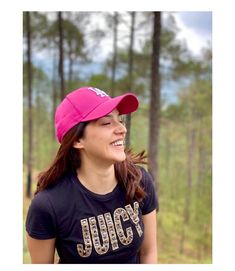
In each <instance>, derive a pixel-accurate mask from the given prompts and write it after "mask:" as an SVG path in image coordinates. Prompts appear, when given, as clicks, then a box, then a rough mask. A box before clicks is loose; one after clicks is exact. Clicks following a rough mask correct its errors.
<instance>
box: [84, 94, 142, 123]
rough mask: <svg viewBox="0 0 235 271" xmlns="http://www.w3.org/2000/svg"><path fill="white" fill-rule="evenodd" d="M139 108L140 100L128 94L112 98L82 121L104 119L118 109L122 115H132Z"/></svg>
mask: <svg viewBox="0 0 235 271" xmlns="http://www.w3.org/2000/svg"><path fill="white" fill-rule="evenodd" d="M138 106H139V101H138V98H137V97H136V96H135V95H134V94H132V93H126V94H124V95H121V96H117V97H115V98H111V99H110V100H107V101H106V102H104V103H102V104H100V105H99V106H97V107H96V108H95V109H94V110H93V111H91V112H90V113H89V114H88V115H87V116H84V118H83V120H82V121H89V120H95V119H99V118H102V117H104V116H106V115H107V114H109V113H110V112H112V111H113V110H114V109H117V110H118V112H119V114H120V115H124V114H130V113H132V112H134V111H136V110H137V108H138Z"/></svg>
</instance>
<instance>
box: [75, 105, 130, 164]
mask: <svg viewBox="0 0 235 271" xmlns="http://www.w3.org/2000/svg"><path fill="white" fill-rule="evenodd" d="M126 132H127V130H126V128H125V126H124V125H123V119H122V117H121V116H119V113H118V111H117V110H116V109H115V110H113V111H112V112H111V113H110V114H108V115H106V116H105V117H102V118H100V119H98V120H95V121H91V122H90V123H89V124H88V125H87V126H86V128H85V133H84V136H83V137H82V138H81V139H80V140H79V142H76V143H75V145H74V147H75V148H79V150H80V153H81V159H82V162H83V161H85V159H89V160H91V161H94V162H96V163H97V162H98V163H100V162H102V163H106V164H107V163H108V164H113V163H115V162H122V161H124V160H125V158H126V155H125V152H124V139H125V135H126Z"/></svg>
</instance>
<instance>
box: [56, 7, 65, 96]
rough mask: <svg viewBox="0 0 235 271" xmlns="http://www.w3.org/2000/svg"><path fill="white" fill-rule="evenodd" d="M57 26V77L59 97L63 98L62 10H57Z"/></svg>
mask: <svg viewBox="0 0 235 271" xmlns="http://www.w3.org/2000/svg"><path fill="white" fill-rule="evenodd" d="M58 26H59V77H60V98H61V100H63V99H64V93H65V86H64V51H63V40H64V33H63V32H64V31H63V18H62V12H61V11H59V12H58Z"/></svg>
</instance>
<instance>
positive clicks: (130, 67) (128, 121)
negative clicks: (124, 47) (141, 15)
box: [126, 12, 136, 148]
mask: <svg viewBox="0 0 235 271" xmlns="http://www.w3.org/2000/svg"><path fill="white" fill-rule="evenodd" d="M135 15H136V13H135V12H131V29H130V47H129V63H128V79H129V80H128V91H131V90H132V85H133V47H134V33H135ZM126 128H127V135H126V147H127V148H129V147H130V138H131V114H128V115H127V116H126Z"/></svg>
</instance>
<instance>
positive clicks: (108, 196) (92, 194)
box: [72, 173, 120, 201]
mask: <svg viewBox="0 0 235 271" xmlns="http://www.w3.org/2000/svg"><path fill="white" fill-rule="evenodd" d="M72 179H73V182H74V183H75V184H76V185H78V186H79V188H80V189H81V190H82V191H83V192H85V193H86V194H87V195H89V196H90V197H92V198H95V199H98V200H102V201H105V200H109V199H111V198H113V197H114V196H115V194H116V193H117V192H118V191H119V189H120V185H119V183H117V184H116V186H115V187H114V188H113V190H112V191H111V192H109V193H107V194H98V193H95V192H92V191H91V190H89V189H88V188H86V187H85V186H84V185H83V184H82V183H81V181H80V180H79V178H78V177H77V174H75V173H73V175H72Z"/></svg>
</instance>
